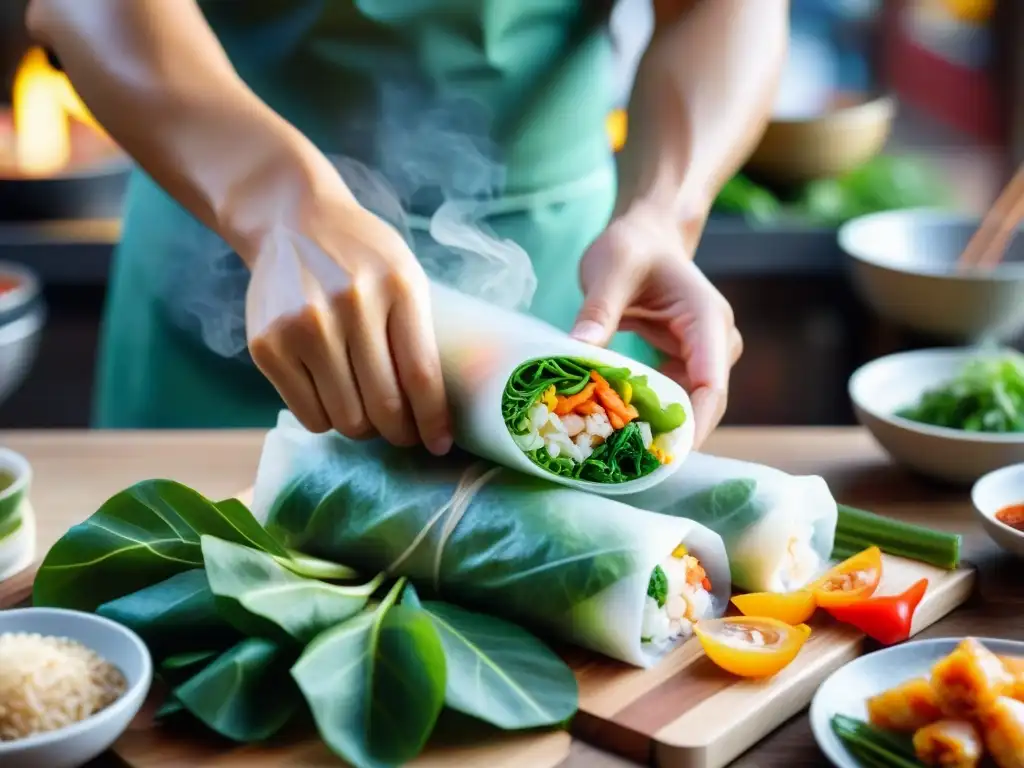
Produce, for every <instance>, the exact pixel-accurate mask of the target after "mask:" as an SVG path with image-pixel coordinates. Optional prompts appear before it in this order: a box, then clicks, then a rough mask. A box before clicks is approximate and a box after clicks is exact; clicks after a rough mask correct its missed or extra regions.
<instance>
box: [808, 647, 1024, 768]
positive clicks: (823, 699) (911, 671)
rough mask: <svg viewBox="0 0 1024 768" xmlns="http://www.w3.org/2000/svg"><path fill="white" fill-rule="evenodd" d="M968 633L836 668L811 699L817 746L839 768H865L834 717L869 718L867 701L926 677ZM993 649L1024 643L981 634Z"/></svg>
mask: <svg viewBox="0 0 1024 768" xmlns="http://www.w3.org/2000/svg"><path fill="white" fill-rule="evenodd" d="M962 640H963V638H956V637H945V638H936V639H934V640H915V641H913V642H909V643H903V644H901V645H894V646H893V647H891V648H884V649H882V650H880V651H875V652H874V653H869V654H868V655H867V656H861V657H860V658H859V659H855V660H853V661H851V662H850V663H849V664H846V665H844V666H842V667H840V668H839V669H837V670H836V671H835V672H833V673H832V674H831V675H830V676H829V677H828V678H827V679H826V680H825V682H824V683H822V684H821V687H820V688H818V692H817V693H816V694H814V699H813V700H812V701H811V711H810V720H811V731H812V732H813V733H814V740H815V741H816V742H818V747H820V748H821V751H822V752H824V753H825V756H826V757H828V759H829V760H831V761H832V764H833V765H835V766H837V768H862V766H861V764H860V762H858V761H857V760H855V759H854V758H853V756H852V755H850V753H849V751H848V750H847V749H846V747H845V746H843V743H842V741H840V740H839V737H838V736H836V735H835V733H834V732H833V731H832V717H833V716H834V715H846V716H847V717H854V718H857V719H858V720H862V721H866V720H867V718H868V713H867V700H868V699H869V698H870V697H872V696H875V695H876V694H879V693H882V692H883V691H887V690H889V689H891V688H894V687H896V686H897V685H899V684H901V683H905V682H906V681H907V680H912V679H913V678H915V677H927V676H928V675H929V674H930V672H931V669H932V667H933V666H934V665H935V662H937V661H939V660H940V659H942V658H944V657H945V656H948V655H949V654H950V653H952V652H953V650H954V649H955V648H956V647H957V646H958V645H959V644H960V642H961V641H962ZM978 640H980V641H981V643H982V645H984V646H985V647H986V648H988V649H989V650H990V651H992V652H994V653H997V654H1001V655H1006V656H1020V655H1024V643H1021V642H1017V641H1014V640H993V639H989V638H984V637H979V638H978Z"/></svg>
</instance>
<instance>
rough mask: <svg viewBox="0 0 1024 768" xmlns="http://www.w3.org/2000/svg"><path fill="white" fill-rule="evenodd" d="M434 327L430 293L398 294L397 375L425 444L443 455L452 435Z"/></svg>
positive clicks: (393, 322) (393, 320)
mask: <svg viewBox="0 0 1024 768" xmlns="http://www.w3.org/2000/svg"><path fill="white" fill-rule="evenodd" d="M433 328H434V323H433V319H432V318H431V311H430V300H429V298H427V296H425V295H418V294H416V293H414V292H408V293H406V294H404V295H402V296H399V297H397V299H396V301H395V304H394V305H392V307H391V316H390V318H389V320H388V334H389V337H390V340H391V352H392V355H393V357H394V361H395V367H396V368H397V371H398V378H399V381H400V383H401V385H402V389H403V391H404V392H405V395H406V398H407V399H408V401H409V404H410V406H411V407H412V412H413V418H414V419H415V421H416V427H417V429H418V430H419V434H420V438H421V439H422V440H423V444H424V445H426V446H427V449H428V450H429V451H430V452H431V453H434V454H436V455H438V456H442V455H444V454H446V453H448V451H449V450H450V449H451V447H452V434H451V427H450V426H449V419H448V400H447V397H446V395H445V391H444V380H443V378H442V375H441V359H440V356H439V354H438V351H437V341H436V340H435V339H434V333H433Z"/></svg>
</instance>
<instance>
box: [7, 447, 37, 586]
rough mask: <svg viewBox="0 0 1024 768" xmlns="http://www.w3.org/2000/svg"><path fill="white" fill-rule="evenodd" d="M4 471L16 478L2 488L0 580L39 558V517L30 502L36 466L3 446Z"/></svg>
mask: <svg viewBox="0 0 1024 768" xmlns="http://www.w3.org/2000/svg"><path fill="white" fill-rule="evenodd" d="M0 472H4V473H7V474H10V475H11V476H12V477H13V478H14V481H13V482H12V483H11V484H10V485H8V486H7V487H6V488H2V489H0V581H3V580H4V579H6V578H8V577H9V576H13V575H14V574H16V573H18V571H21V570H23V569H24V568H27V567H28V566H29V564H31V562H32V561H33V560H35V557H36V516H35V513H34V512H33V510H32V504H31V502H30V501H29V494H30V492H31V489H32V465H30V464H29V463H28V459H26V458H25V457H24V456H22V455H21V454H20V453H15V452H14V451H12V450H10V449H8V448H0Z"/></svg>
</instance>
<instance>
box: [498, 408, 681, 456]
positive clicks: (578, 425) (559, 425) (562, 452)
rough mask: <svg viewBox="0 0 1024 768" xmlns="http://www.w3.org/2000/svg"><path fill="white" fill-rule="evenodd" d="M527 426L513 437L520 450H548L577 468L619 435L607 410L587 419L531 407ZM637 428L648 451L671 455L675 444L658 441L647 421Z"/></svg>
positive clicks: (663, 440) (586, 417)
mask: <svg viewBox="0 0 1024 768" xmlns="http://www.w3.org/2000/svg"><path fill="white" fill-rule="evenodd" d="M527 422H528V423H527V425H526V431H525V432H524V433H523V434H519V435H513V436H512V439H513V440H515V442H516V445H518V446H519V448H520V450H522V451H523V452H524V453H532V452H533V451H536V450H539V449H540V448H544V449H545V450H546V451H547V453H548V456H550V457H551V458H552V459H557V458H559V457H560V456H564V457H565V458H568V459H571V460H572V461H574V462H575V463H577V464H579V463H581V462H583V461H586V460H587V459H588V458H590V455H591V454H592V453H593V452H594V449H595V448H596V447H597V446H599V445H600V444H601V443H603V442H604V441H605V440H607V439H608V438H609V437H611V436H612V434H614V432H615V428H614V427H613V426H612V424H611V422H610V421H609V420H608V415H607V414H606V413H605V412H604V411H603V410H602V411H601V412H599V413H593V414H589V415H587V416H580V415H579V414H576V413H570V414H567V415H565V416H559V415H558V414H557V413H552V412H551V411H549V410H548V407H547V405H546V404H545V403H544V402H538V403H534V404H533V405H532V406H531V407H530V410H529V411H528V412H527ZM637 426H638V427H639V428H640V434H641V435H643V438H644V448H650V447H651V446H652V445H654V446H657V447H658V448H660V449H661V450H663V451H664V452H665V453H666V454H668V453H670V449H671V445H670V442H671V441H670V440H668V439H667V438H668V436H667V435H659V436H658V437H657V438H655V437H654V436H653V435H652V434H651V425H650V424H648V423H647V422H645V421H638V422H637ZM663 438H665V439H663Z"/></svg>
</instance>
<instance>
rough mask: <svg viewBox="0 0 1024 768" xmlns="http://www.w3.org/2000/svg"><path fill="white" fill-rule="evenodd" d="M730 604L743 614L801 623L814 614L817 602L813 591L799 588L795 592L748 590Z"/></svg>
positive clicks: (734, 598) (788, 622)
mask: <svg viewBox="0 0 1024 768" xmlns="http://www.w3.org/2000/svg"><path fill="white" fill-rule="evenodd" d="M732 604H733V605H735V606H736V607H737V608H739V610H740V613H742V614H743V615H744V616H755V617H759V618H765V619H778V620H779V621H782V622H785V623H786V624H803V623H804V622H805V621H807V620H808V619H810V618H811V616H813V615H814V610H815V609H816V608H817V607H818V603H817V602H816V601H815V599H814V593H813V592H809V591H807V590H804V589H801V590H799V591H797V592H789V593H785V594H779V593H777V592H750V593H748V594H746V595H736V596H735V597H733V599H732Z"/></svg>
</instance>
